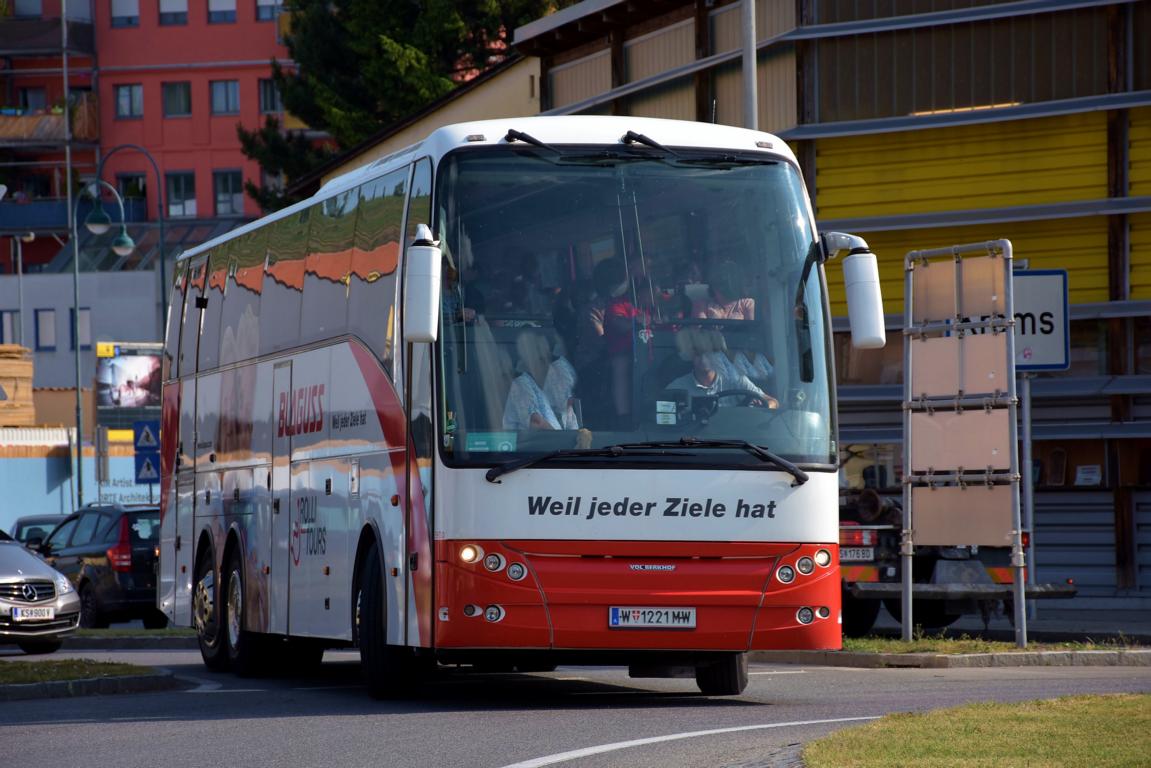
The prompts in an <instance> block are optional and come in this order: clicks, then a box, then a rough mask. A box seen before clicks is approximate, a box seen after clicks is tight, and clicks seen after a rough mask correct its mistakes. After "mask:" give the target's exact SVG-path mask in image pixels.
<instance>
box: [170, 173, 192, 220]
mask: <svg viewBox="0 0 1151 768" xmlns="http://www.w3.org/2000/svg"><path fill="white" fill-rule="evenodd" d="M167 179H168V216H170V217H172V218H175V217H178V216H195V215H196V174H194V173H169V174H168V175H167Z"/></svg>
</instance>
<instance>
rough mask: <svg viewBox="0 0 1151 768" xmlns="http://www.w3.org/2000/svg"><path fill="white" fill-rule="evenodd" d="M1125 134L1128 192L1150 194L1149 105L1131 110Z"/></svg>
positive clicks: (1134, 195)
mask: <svg viewBox="0 0 1151 768" xmlns="http://www.w3.org/2000/svg"><path fill="white" fill-rule="evenodd" d="M1130 114H1131V128H1130V131H1129V132H1128V135H1127V147H1128V150H1127V151H1128V152H1129V153H1130V158H1129V159H1128V168H1129V174H1128V179H1129V180H1130V185H1131V186H1130V192H1129V193H1130V194H1131V196H1132V197H1138V196H1141V195H1151V107H1143V108H1141V109H1133V110H1131V113H1130Z"/></svg>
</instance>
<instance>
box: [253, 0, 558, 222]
mask: <svg viewBox="0 0 1151 768" xmlns="http://www.w3.org/2000/svg"><path fill="white" fill-rule="evenodd" d="M560 4H570V3H560ZM556 5H557V3H556V2H554V0H416V1H415V2H413V0H287V1H286V2H285V3H284V13H286V14H289V17H290V31H289V32H288V34H287V37H286V40H285V42H286V44H287V46H288V50H289V52H290V53H291V56H292V59H293V61H295V62H296V65H297V67H298V69H297V70H294V71H287V70H285V69H283V68H281V67H280V66H279V65H278V64H276V63H275V62H273V65H272V67H273V78H274V81H275V84H276V87H277V88H279V90H280V94H281V96H282V98H283V103H284V109H285V110H286V111H287V112H290V113H291V114H293V115H295V116H296V117H298V118H299V119H300V120H302V121H303V122H304V123H305V124H306V125H308V126H309V127H310V128H312V129H314V130H320V131H326V132H327V133H328V134H329V135H330V136H331V138H332V142H333V143H334V147H319V148H317V147H315V146H313V143H312V142H311V141H310V140H308V139H307V138H305V137H304V135H303V133H302V132H291V133H288V134H286V135H285V134H284V132H283V131H282V130H281V128H280V125H279V123H278V122H277V121H276V120H275V119H274V118H269V119H268V120H267V121H266V122H265V124H264V126H263V127H262V128H260V129H258V130H255V131H248V130H245V129H244V128H243V126H237V132H238V133H239V136H240V142H241V145H242V147H243V151H244V154H245V155H247V156H248V157H250V158H252V159H254V160H256V161H257V162H259V163H260V167H261V168H262V169H263V170H264V171H265V175H273V176H274V175H277V174H281V173H282V174H284V175H285V176H286V177H287V179H288V180H291V179H293V178H298V177H299V176H301V175H303V174H306V173H308V172H309V171H310V170H312V169H314V168H316V167H318V166H319V165H320V164H321V163H323V162H325V161H326V160H327V159H329V158H330V157H331V156H332V153H333V152H335V151H339V150H341V149H346V148H349V147H352V146H355V145H356V144H358V143H360V142H362V141H364V140H365V139H366V138H368V137H369V136H371V135H372V134H373V133H375V132H377V131H378V130H380V129H381V128H383V127H385V126H387V125H390V124H392V123H394V122H396V121H397V120H399V119H401V118H403V117H405V116H406V115H410V114H412V113H414V112H417V111H418V110H420V109H421V108H423V107H425V106H426V105H428V104H430V103H431V102H433V101H435V100H436V99H438V98H440V97H441V96H444V95H445V94H447V93H448V92H449V91H451V90H452V89H453V88H454V87H456V85H457V84H458V83H460V82H463V81H465V80H467V79H469V78H470V77H472V76H474V75H476V74H479V73H480V72H483V71H484V70H486V69H488V68H489V67H491V66H493V65H495V64H498V63H499V62H500V61H502V60H503V59H504V58H505V57H506V56H507V54H508V52H509V42H510V37H511V34H512V32H513V31H514V30H515V28H516V27H518V26H521V25H523V24H526V23H528V22H530V21H533V20H534V19H537V18H539V17H540V16H543V15H544V14H546V13H548V12H549V11H551V10H553V9H554V8H555V7H556ZM245 187H246V189H247V191H248V194H249V195H251V196H252V198H253V199H255V200H256V201H257V202H259V204H260V206H261V207H262V208H263V209H264V210H275V209H277V208H281V207H283V206H285V205H288V204H290V203H292V202H295V201H294V200H291V199H288V198H287V197H286V196H285V195H284V194H283V193H282V192H280V191H277V190H275V189H268V188H258V187H257V186H256V185H254V184H252V183H250V182H249V183H246V184H245Z"/></svg>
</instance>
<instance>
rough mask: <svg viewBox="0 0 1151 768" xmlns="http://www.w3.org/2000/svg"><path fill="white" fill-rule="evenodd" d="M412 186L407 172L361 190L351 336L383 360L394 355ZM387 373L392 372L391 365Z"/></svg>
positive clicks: (352, 277) (351, 294) (350, 294)
mask: <svg viewBox="0 0 1151 768" xmlns="http://www.w3.org/2000/svg"><path fill="white" fill-rule="evenodd" d="M407 183H408V169H407V168H403V169H401V170H398V171H393V172H392V173H389V174H388V175H387V176H385V177H383V178H382V179H376V180H374V181H369V182H368V183H366V184H364V185H363V186H362V187H361V188H360V215H359V218H358V219H357V220H356V236H355V248H354V249H353V251H352V265H351V275H350V277H349V281H350V282H349V285H348V331H349V332H350V333H352V334H353V335H354V336H357V337H358V338H360V339H361V340H362V341H363V342H364V344H366V345H367V347H368V349H370V350H371V351H372V352H373V353H375V355H376V357H378V358H380V359H381V360H384V361H390V360H391V359H392V355H393V349H392V344H393V342H394V339H395V330H396V319H395V304H396V267H397V265H398V264H399V258H400V228H401V227H402V226H403V217H404V194H405V192H406V189H407ZM384 370H385V371H386V372H387V373H388V374H391V372H392V371H391V366H390V365H387V366H385V368H384Z"/></svg>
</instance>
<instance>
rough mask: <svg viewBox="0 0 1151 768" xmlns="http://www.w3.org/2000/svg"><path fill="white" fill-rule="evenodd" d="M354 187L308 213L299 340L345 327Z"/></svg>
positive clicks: (325, 336)
mask: <svg viewBox="0 0 1151 768" xmlns="http://www.w3.org/2000/svg"><path fill="white" fill-rule="evenodd" d="M359 201H360V192H359V190H358V189H353V190H349V191H347V192H342V193H340V194H338V195H336V196H335V197H330V198H328V199H327V200H324V201H323V202H321V203H320V204H319V205H318V206H317V207H316V210H314V211H313V212H312V216H313V217H314V220H313V221H312V230H311V234H310V235H309V237H308V255H307V256H306V257H305V258H304V303H303V305H302V306H301V308H300V342H301V343H307V342H309V341H316V340H322V339H330V338H332V337H333V336H340V335H342V334H343V333H344V332H345V331H346V330H347V327H348V280H349V275H350V272H351V266H352V245H353V240H354V238H355V232H356V214H357V212H358V210H359Z"/></svg>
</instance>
